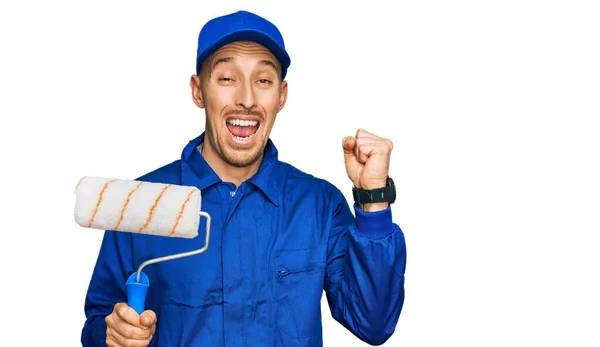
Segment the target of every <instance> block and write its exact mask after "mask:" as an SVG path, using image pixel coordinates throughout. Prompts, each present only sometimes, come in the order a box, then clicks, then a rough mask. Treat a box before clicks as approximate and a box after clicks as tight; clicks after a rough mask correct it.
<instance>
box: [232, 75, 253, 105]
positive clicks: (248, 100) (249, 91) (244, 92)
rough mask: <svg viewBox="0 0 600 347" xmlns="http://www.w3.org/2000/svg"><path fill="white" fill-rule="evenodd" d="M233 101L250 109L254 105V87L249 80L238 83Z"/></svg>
mask: <svg viewBox="0 0 600 347" xmlns="http://www.w3.org/2000/svg"><path fill="white" fill-rule="evenodd" d="M236 92H237V93H236V100H235V103H236V105H237V106H241V107H244V108H245V109H247V110H250V109H252V108H254V106H256V98H255V95H254V89H253V88H252V84H251V83H250V82H244V83H240V84H239V85H238V88H237V91H236Z"/></svg>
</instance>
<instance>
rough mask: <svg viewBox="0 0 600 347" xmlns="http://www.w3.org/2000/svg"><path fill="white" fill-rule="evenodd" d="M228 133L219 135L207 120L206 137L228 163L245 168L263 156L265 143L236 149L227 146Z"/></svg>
mask: <svg viewBox="0 0 600 347" xmlns="http://www.w3.org/2000/svg"><path fill="white" fill-rule="evenodd" d="M227 135H228V134H226V135H225V136H221V137H219V136H218V134H216V132H215V131H214V129H213V128H212V127H211V125H210V124H209V123H208V122H207V124H206V137H207V138H208V141H209V142H210V144H211V146H212V148H213V149H214V151H215V152H216V153H217V154H218V155H219V157H220V158H221V159H222V160H223V161H224V162H226V163H227V164H229V165H231V166H234V167H239V168H243V167H247V166H250V165H252V164H254V163H256V162H257V161H258V160H259V159H261V158H262V155H263V151H264V145H260V146H256V147H253V148H251V149H244V150H235V149H233V148H230V147H228V146H227V144H226V140H227V139H226V136H227ZM255 140H258V139H255Z"/></svg>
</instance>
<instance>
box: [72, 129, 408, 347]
mask: <svg viewBox="0 0 600 347" xmlns="http://www.w3.org/2000/svg"><path fill="white" fill-rule="evenodd" d="M203 139H204V134H202V135H200V136H198V137H197V138H195V139H193V140H191V141H190V142H189V144H188V145H187V146H186V147H185V148H184V150H183V152H182V156H181V159H179V160H176V161H174V162H172V163H170V164H168V165H165V166H163V167H161V168H159V169H157V170H154V171H152V172H150V173H147V174H145V175H144V176H142V177H139V178H138V179H140V180H144V181H149V182H158V183H172V184H182V185H191V186H196V187H198V188H199V189H200V190H201V194H202V206H201V210H202V211H205V212H208V213H209V214H210V215H211V218H212V224H211V234H210V243H209V247H208V249H207V250H206V252H204V253H202V254H198V255H195V256H192V257H186V258H181V259H176V260H170V261H166V262H163V263H157V264H152V265H149V266H147V267H145V268H144V270H143V271H144V273H145V274H146V275H147V276H148V278H149V281H150V287H149V288H148V293H147V297H146V306H145V309H149V310H153V311H155V312H156V315H157V323H156V324H157V325H156V333H155V335H154V337H153V339H152V342H151V344H150V346H161V347H178V346H181V347H184V346H185V347H194V346H228V347H238V346H269V347H270V346H310V347H316V346H322V325H321V298H322V294H323V292H325V295H326V297H327V300H328V303H329V307H330V309H331V314H332V316H333V317H334V318H335V320H337V321H338V322H340V323H341V324H342V325H343V326H345V327H346V328H347V329H349V330H350V331H351V332H352V333H353V334H355V335H356V336H357V337H358V338H360V339H362V340H363V341H366V342H368V343H370V344H382V343H383V342H385V341H386V340H387V339H388V338H389V337H390V336H391V334H392V333H393V332H394V330H395V327H396V324H397V321H398V318H399V316H400V312H401V310H402V305H403V302H404V271H405V265H406V246H405V241H404V235H403V233H402V231H401V229H400V228H399V227H398V225H397V224H395V223H393V222H392V216H391V210H390V209H389V208H388V209H387V210H384V211H379V212H364V211H362V210H360V209H358V208H357V206H356V205H354V212H355V215H356V218H355V217H354V215H353V214H352V213H351V210H350V207H349V205H348V204H347V202H346V200H345V198H344V196H343V195H342V193H341V192H340V191H339V190H338V189H337V188H336V187H334V186H333V185H331V184H330V183H328V182H326V181H324V180H322V179H319V178H315V177H313V176H311V175H309V174H306V173H304V172H301V171H300V170H298V169H296V168H294V167H293V166H291V165H289V164H287V163H284V162H281V161H279V160H278V157H277V149H276V148H275V146H274V145H273V143H272V142H271V141H270V140H269V143H268V145H267V147H266V150H265V155H264V159H263V161H262V163H261V165H260V168H259V170H258V172H257V173H256V175H254V176H253V177H252V178H250V179H248V180H247V181H245V182H243V183H242V184H241V185H240V186H239V187H238V188H237V189H236V187H235V185H233V184H232V183H229V182H224V181H222V180H221V179H219V177H218V176H217V175H216V174H215V172H214V171H213V170H212V169H211V168H210V166H209V165H208V164H207V163H206V161H205V160H204V159H203V157H202V155H201V153H200V151H199V149H198V146H199V145H201V144H202V141H203ZM201 221H202V222H201V225H200V228H199V235H198V236H197V237H196V238H194V239H183V238H171V237H161V236H151V235H142V234H135V233H127V232H114V231H110V230H107V231H105V235H104V238H103V241H102V245H101V248H100V252H99V256H98V259H97V263H96V265H95V268H94V272H93V275H92V277H91V281H90V284H89V289H88V292H87V295H86V299H85V313H86V317H87V320H86V321H85V325H84V327H83V330H82V336H81V341H82V344H83V346H85V347H87V346H106V343H105V340H106V323H105V321H104V318H105V317H106V316H107V315H109V314H110V313H111V312H112V309H113V306H114V305H115V303H118V302H127V297H126V292H125V283H126V281H127V278H128V277H129V275H130V274H132V273H133V272H135V271H136V270H137V267H138V266H139V265H140V264H141V263H142V262H144V261H146V260H148V259H151V258H156V257H161V256H165V255H170V254H175V253H180V252H187V251H191V250H196V249H199V248H201V247H202V246H203V245H204V236H205V232H204V230H205V222H206V219H205V218H202V219H201Z"/></svg>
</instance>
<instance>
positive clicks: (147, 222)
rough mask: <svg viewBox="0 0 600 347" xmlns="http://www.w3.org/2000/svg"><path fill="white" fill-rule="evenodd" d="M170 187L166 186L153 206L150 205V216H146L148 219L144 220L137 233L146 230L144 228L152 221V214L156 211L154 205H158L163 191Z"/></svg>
mask: <svg viewBox="0 0 600 347" xmlns="http://www.w3.org/2000/svg"><path fill="white" fill-rule="evenodd" d="M170 186H171V184H168V185H166V186H165V187H164V188H163V190H162V191H161V192H160V194H159V195H158V197H157V198H156V200H155V201H154V205H152V207H151V208H150V214H148V219H146V223H145V224H144V225H142V226H141V227H140V229H139V230H138V232H140V233H141V232H142V230H144V229H146V227H147V226H148V224H150V221H151V220H152V214H154V209H156V205H158V202H159V201H160V198H162V196H163V194H164V193H165V191H166V190H167V189H168V188H169V187H170Z"/></svg>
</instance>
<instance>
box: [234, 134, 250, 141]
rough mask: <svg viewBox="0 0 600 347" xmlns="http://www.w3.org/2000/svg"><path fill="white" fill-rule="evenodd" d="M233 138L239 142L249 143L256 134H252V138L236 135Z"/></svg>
mask: <svg viewBox="0 0 600 347" xmlns="http://www.w3.org/2000/svg"><path fill="white" fill-rule="evenodd" d="M233 137H235V139H236V140H238V141H243V142H247V141H250V139H251V138H252V137H254V134H252V135H250V136H246V137H239V136H235V135H233Z"/></svg>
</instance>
